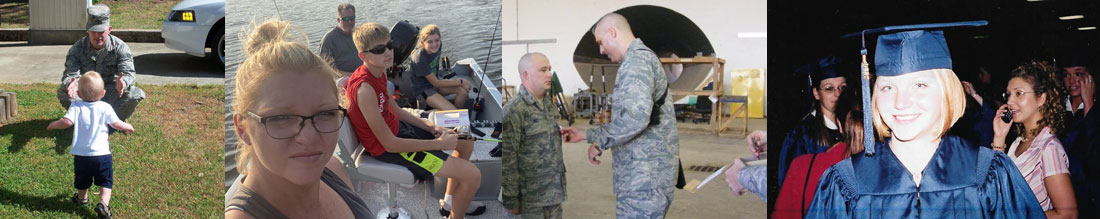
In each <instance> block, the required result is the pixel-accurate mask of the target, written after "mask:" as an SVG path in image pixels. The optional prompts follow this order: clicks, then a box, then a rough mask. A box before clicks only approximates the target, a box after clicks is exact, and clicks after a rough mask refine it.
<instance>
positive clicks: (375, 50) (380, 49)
mask: <svg viewBox="0 0 1100 219" xmlns="http://www.w3.org/2000/svg"><path fill="white" fill-rule="evenodd" d="M386 49H393V40H390V41H389V42H386V45H378V46H375V47H374V48H371V49H368V50H367V51H366V52H369V53H374V54H375V55H381V54H382V53H384V52H386Z"/></svg>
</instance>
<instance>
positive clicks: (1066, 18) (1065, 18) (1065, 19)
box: [1058, 15, 1085, 21]
mask: <svg viewBox="0 0 1100 219" xmlns="http://www.w3.org/2000/svg"><path fill="white" fill-rule="evenodd" d="M1081 18H1085V16H1084V15H1070V16H1061V17H1058V20H1063V21H1068V20H1076V19H1081Z"/></svg>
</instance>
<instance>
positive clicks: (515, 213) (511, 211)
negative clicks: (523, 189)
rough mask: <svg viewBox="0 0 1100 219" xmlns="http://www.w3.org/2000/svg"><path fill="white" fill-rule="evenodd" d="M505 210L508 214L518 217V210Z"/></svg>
mask: <svg viewBox="0 0 1100 219" xmlns="http://www.w3.org/2000/svg"><path fill="white" fill-rule="evenodd" d="M506 210H508V213H509V214H512V215H519V209H506Z"/></svg>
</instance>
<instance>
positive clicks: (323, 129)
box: [246, 107, 348, 139]
mask: <svg viewBox="0 0 1100 219" xmlns="http://www.w3.org/2000/svg"><path fill="white" fill-rule="evenodd" d="M246 113H247V114H248V116H249V117H252V118H253V119H256V120H257V121H260V124H263V125H264V129H267V135H268V136H271V138H274V139H288V138H292V137H294V136H297V135H298V134H299V133H301V132H302V128H303V127H305V126H306V120H307V119H308V120H310V123H312V124H313V129H316V130H317V132H319V133H331V132H335V131H336V130H340V124H341V123H342V122H343V119H344V115H345V114H347V113H348V111H347V110H346V109H344V108H343V107H341V108H337V109H331V110H325V111H321V112H318V113H317V114H313V115H312V116H299V115H274V116H268V117H260V116H259V115H256V114H255V113H252V112H246Z"/></svg>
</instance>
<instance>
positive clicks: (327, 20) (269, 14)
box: [225, 0, 501, 188]
mask: <svg viewBox="0 0 1100 219" xmlns="http://www.w3.org/2000/svg"><path fill="white" fill-rule="evenodd" d="M344 2H350V3H351V4H352V5H355V8H356V12H355V16H356V26H358V25H360V24H363V23H366V22H379V23H382V25H383V26H386V27H390V26H393V24H395V23H397V22H398V21H401V20H408V21H409V22H410V23H412V24H413V25H416V26H424V25H427V24H436V25H439V27H440V31H441V33H442V36H443V38H442V40H443V45H445V46H444V47H443V54H444V55H446V56H450V57H451V60H452V62H453V61H457V60H461V59H465V58H474V59H475V60H477V62H478V64H479V65H481V68H482V69H484V70H485V73H486V74H487V75H488V76H489V78H491V79H492V80H493V82H494V83H495V84H498V85H499V84H500V78H501V65H500V64H501V47H500V40H501V33H500V31H501V30H500V22H499V20H498V19H499V16H500V1H498V0H473V1H438V0H432V1H416V2H408V1H381V0H378V1H369V0H368V1H362V0H360V1H346V0H319V1H308V2H302V1H285V0H232V1H227V2H226V4H227V5H226V10H227V11H226V26H225V31H226V63H225V108H226V110H225V112H226V114H225V178H226V181H225V185H226V187H227V188H228V186H229V185H230V183H232V179H234V178H236V177H237V171H236V166H237V165H236V151H235V148H236V144H237V136H236V134H235V133H234V132H233V118H232V114H231V113H232V110H231V106H232V105H233V99H234V96H235V95H234V90H233V89H234V87H233V84H234V83H235V80H234V78H235V77H236V75H237V74H236V73H237V65H238V64H240V63H241V62H242V61H243V60H244V58H245V54H244V53H243V51H242V48H241V43H242V42H243V41H242V39H241V38H239V37H238V36H245V35H246V34H243V33H242V28H245V27H247V26H249V24H250V23H253V22H255V23H260V22H263V21H266V20H268V19H270V18H275V17H279V18H281V19H282V20H286V21H289V22H291V23H293V24H295V25H297V26H298V27H301V28H302V29H303V31H304V32H305V35H306V38H307V39H308V42H309V47H310V48H312V49H313V51H314V52H317V51H318V46H319V45H320V41H321V38H322V37H324V34H325V33H327V32H328V31H329V30H331V29H332V28H333V27H335V26H336V17H337V13H336V6H337V5H340V4H341V3H344ZM494 28H496V34H495V35H494V34H493V32H494ZM244 31H250V30H244ZM490 41H492V42H493V45H492V50H491V54H490V46H489V44H490ZM486 55H488V63H489V64H488V65H486Z"/></svg>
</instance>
